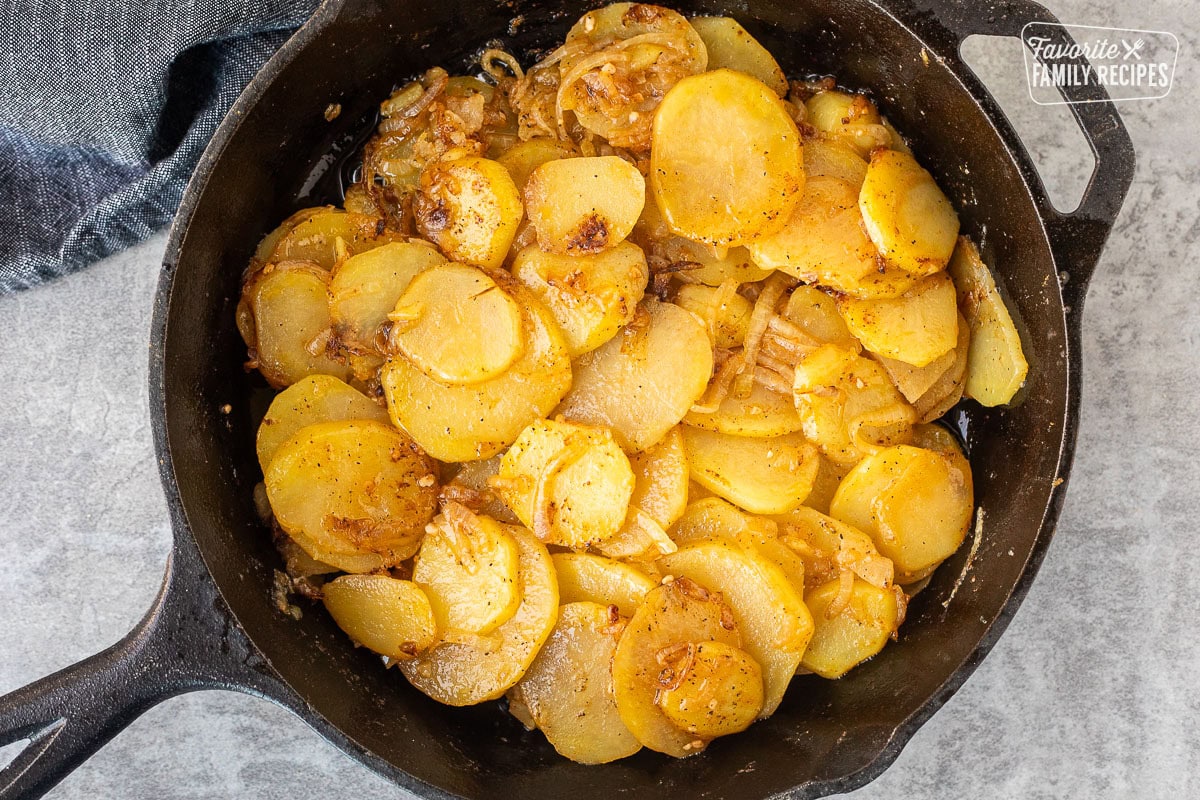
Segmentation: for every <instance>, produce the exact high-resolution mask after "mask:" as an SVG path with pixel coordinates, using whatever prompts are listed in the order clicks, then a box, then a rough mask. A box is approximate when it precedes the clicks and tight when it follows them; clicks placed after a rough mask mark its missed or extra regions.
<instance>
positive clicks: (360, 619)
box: [321, 575, 437, 661]
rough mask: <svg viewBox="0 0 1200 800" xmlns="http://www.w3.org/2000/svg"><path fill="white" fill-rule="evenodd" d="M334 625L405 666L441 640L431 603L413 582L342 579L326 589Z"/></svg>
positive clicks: (374, 577) (370, 577)
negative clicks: (438, 635)
mask: <svg viewBox="0 0 1200 800" xmlns="http://www.w3.org/2000/svg"><path fill="white" fill-rule="evenodd" d="M321 599H322V600H323V601H324V602H325V608H326V609H327V610H328V611H329V615H330V616H331V617H333V621H334V622H336V623H337V624H338V627H339V628H341V629H342V630H343V631H345V632H346V634H347V635H348V636H349V637H350V638H351V639H353V640H354V642H355V643H356V644H359V645H362V646H363V647H366V648H369V649H371V650H374V651H375V652H376V653H379V654H380V655H385V656H387V657H388V658H390V659H394V660H396V661H402V660H404V659H409V658H412V657H413V656H415V655H416V654H417V653H418V652H419V651H421V650H425V649H427V648H429V647H432V646H433V643H434V642H435V641H437V624H436V623H435V621H434V617H433V611H432V609H431V608H430V606H429V599H428V598H427V597H426V596H425V593H424V592H423V591H421V587H419V586H417V585H416V584H415V583H413V582H412V581H402V580H397V579H395V578H390V577H388V576H387V575H342V576H341V577H340V578H334V579H333V580H332V581H330V582H329V583H326V584H325V585H324V586H322V587H321Z"/></svg>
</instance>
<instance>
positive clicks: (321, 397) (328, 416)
mask: <svg viewBox="0 0 1200 800" xmlns="http://www.w3.org/2000/svg"><path fill="white" fill-rule="evenodd" d="M348 419H372V420H375V421H377V422H383V423H387V422H388V413H387V409H386V408H384V407H383V406H381V405H379V404H378V403H376V402H375V401H374V400H372V399H371V398H369V397H367V396H366V395H365V394H363V393H362V392H360V391H358V390H357V389H355V388H354V387H352V386H349V385H347V384H346V383H345V382H343V381H340V380H338V379H337V378H334V377H332V376H330V375H309V376H308V377H307V378H302V379H301V380H299V381H297V382H296V383H294V384H292V385H291V386H289V387H288V388H286V389H284V390H283V391H282V392H280V393H279V394H277V395H275V399H274V400H272V401H271V407H270V408H268V409H267V415H266V416H265V417H263V421H262V424H261V425H259V426H258V440H257V442H256V445H257V450H258V464H259V466H260V467H262V470H263V474H266V471H267V465H268V464H270V463H271V459H272V458H274V456H275V452H276V451H277V450H279V448H280V447H282V446H283V444H284V442H286V441H287V440H288V439H290V438H292V436H294V435H295V434H296V432H297V431H299V430H300V429H301V428H304V427H307V426H309V425H314V424H316V423H318V422H332V421H336V420H348Z"/></svg>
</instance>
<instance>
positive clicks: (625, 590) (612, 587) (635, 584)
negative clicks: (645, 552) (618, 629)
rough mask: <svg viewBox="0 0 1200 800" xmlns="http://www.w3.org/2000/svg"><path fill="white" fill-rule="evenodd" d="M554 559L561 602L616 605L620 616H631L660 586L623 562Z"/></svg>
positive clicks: (573, 556)
mask: <svg viewBox="0 0 1200 800" xmlns="http://www.w3.org/2000/svg"><path fill="white" fill-rule="evenodd" d="M551 558H552V559H553V560H554V571H555V573H556V574H557V575H558V595H559V602H561V603H574V602H578V601H585V600H586V601H588V602H592V603H599V604H600V605H602V606H616V607H617V610H618V611H620V613H621V616H623V617H631V616H633V613H634V612H635V611H637V608H638V606H640V605H641V604H642V601H643V600H645V599H646V593H647V592H649V591H650V590H651V589H653V588H654V587H655V586H657V585H658V581H656V580H654V579H653V578H651V577H650V576H649V575H647V574H646V573H645V572H644V571H642V570H641V569H639V568H638V567H636V566H634V565H632V564H627V563H626V562H624V561H617V560H616V559H612V558H605V557H604V556H597V555H592V554H591V553H555V554H554V555H553V556H551Z"/></svg>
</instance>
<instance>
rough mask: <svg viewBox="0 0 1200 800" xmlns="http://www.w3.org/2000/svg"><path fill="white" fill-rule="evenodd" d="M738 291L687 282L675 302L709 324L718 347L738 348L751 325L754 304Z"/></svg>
mask: <svg viewBox="0 0 1200 800" xmlns="http://www.w3.org/2000/svg"><path fill="white" fill-rule="evenodd" d="M726 286H729V287H730V288H732V289H734V291H725V290H724V289H723V288H721V289H717V288H713V287H711V286H704V285H702V284H686V285H684V286H680V287H679V291H678V292H676V293H675V305H677V306H680V307H681V308H686V309H687V310H688V311H690V312H692V313H693V314H695V315H696V316H697V317H699V318H700V319H702V320H704V322H705V324H707V325H708V334H709V337H710V338H711V339H712V341H713V346H714V347H724V348H726V349H729V348H734V347H738V346H740V345H741V343H742V342H743V341H744V340H745V338H746V332H747V330H749V328H750V312H751V311H752V310H753V309H754V304H753V303H751V302H750V301H749V300H747V299H746V298H744V297H742V296H741V295H740V294H738V293H737V291H736V287H735V286H733V284H731V283H730V284H726Z"/></svg>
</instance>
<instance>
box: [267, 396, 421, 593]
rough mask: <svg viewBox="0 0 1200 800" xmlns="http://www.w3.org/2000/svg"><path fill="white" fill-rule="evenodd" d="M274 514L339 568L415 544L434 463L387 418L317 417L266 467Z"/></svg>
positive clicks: (369, 562)
mask: <svg viewBox="0 0 1200 800" xmlns="http://www.w3.org/2000/svg"><path fill="white" fill-rule="evenodd" d="M266 484H267V498H268V499H269V500H270V501H271V509H272V510H273V511H274V512H275V519H276V521H278V522H279V525H280V527H282V528H283V529H284V530H285V531H286V532H287V533H288V534H290V535H291V536H292V538H293V539H295V540H296V542H297V544H299V545H300V546H301V547H303V548H304V550H305V551H306V552H307V553H308V554H309V555H310V556H312V557H313V558H315V559H317V560H318V561H323V562H325V563H326V564H332V565H333V566H335V567H338V568H339V569H343V570H345V571H346V572H372V571H374V570H377V569H381V568H384V567H391V566H395V565H396V564H399V563H400V562H401V561H403V560H404V559H406V558H408V557H410V556H411V555H412V554H413V553H415V552H416V550H417V545H418V544H419V541H420V538H421V534H422V533H423V532H424V529H425V524H426V523H427V522H429V520H430V519H432V517H433V511H434V502H435V500H436V497H437V475H436V472H435V470H434V464H433V462H432V461H431V460H430V459H429V457H428V456H426V455H425V454H424V453H422V452H421V451H420V449H419V448H417V447H416V446H415V445H414V444H413V443H412V441H411V440H410V439H408V438H407V437H406V436H404V434H402V433H400V432H399V431H397V430H396V429H395V428H393V427H391V426H390V425H386V424H384V423H382V422H373V421H369V420H352V421H348V422H347V421H338V422H319V423H317V424H316V425H309V426H308V427H306V428H302V429H301V430H300V431H299V432H298V433H297V434H296V435H295V436H293V437H292V438H291V439H289V440H288V441H287V443H286V444H284V445H283V446H282V447H280V448H279V449H278V450H277V451H276V453H275V457H274V458H272V459H271V463H270V465H269V466H268V467H267V473H266Z"/></svg>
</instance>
